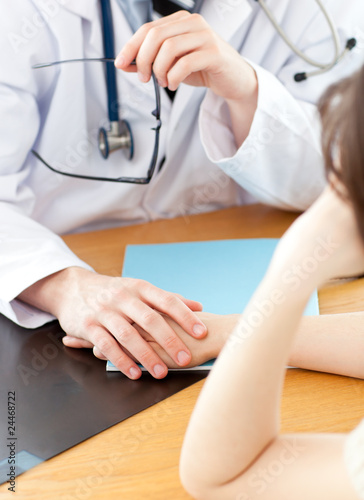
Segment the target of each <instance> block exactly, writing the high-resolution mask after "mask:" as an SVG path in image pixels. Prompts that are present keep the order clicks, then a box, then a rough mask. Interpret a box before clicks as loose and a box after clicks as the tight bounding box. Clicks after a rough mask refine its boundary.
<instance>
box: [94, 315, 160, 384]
mask: <svg viewBox="0 0 364 500" xmlns="http://www.w3.org/2000/svg"><path fill="white" fill-rule="evenodd" d="M95 328H96V329H95ZM95 331H96V334H95ZM106 332H107V333H106ZM89 337H90V340H91V341H92V342H93V343H94V346H95V347H94V353H95V354H99V353H102V355H103V356H104V357H106V358H107V359H109V360H110V361H111V362H112V363H113V364H114V365H115V366H116V367H117V368H119V370H121V371H122V372H123V373H125V375H127V376H128V377H129V378H138V377H137V376H136V372H135V370H134V368H135V367H136V365H135V363H134V364H133V365H130V363H133V359H132V358H134V359H136V360H138V361H139V362H140V363H141V364H142V365H143V366H144V367H145V368H146V369H147V370H148V371H149V373H150V374H151V375H152V376H153V377H155V378H163V377H165V376H166V375H167V373H168V369H167V366H166V365H165V364H164V363H163V361H162V360H161V358H160V357H159V356H158V354H157V353H156V352H155V351H154V350H153V349H152V347H151V346H150V345H149V343H148V342H146V341H145V340H144V339H143V338H142V337H141V336H140V335H139V333H138V332H137V330H136V329H135V328H134V327H133V326H132V325H131V324H130V323H129V322H128V321H126V320H125V319H124V318H122V317H121V316H120V315H119V314H117V313H114V312H109V313H107V314H105V315H104V318H103V322H102V327H101V326H100V327H93V332H92V333H91V335H90V336H89ZM115 343H116V344H115ZM116 346H117V348H116ZM125 351H127V352H128V353H130V356H128V354H127V352H125ZM137 369H138V370H139V371H140V368H138V367H137Z"/></svg>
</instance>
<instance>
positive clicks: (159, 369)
mask: <svg viewBox="0 0 364 500" xmlns="http://www.w3.org/2000/svg"><path fill="white" fill-rule="evenodd" d="M153 371H154V374H155V376H156V377H161V376H162V375H164V373H165V368H164V366H162V365H155V366H154V368H153Z"/></svg>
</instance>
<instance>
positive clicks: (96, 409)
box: [0, 315, 206, 484]
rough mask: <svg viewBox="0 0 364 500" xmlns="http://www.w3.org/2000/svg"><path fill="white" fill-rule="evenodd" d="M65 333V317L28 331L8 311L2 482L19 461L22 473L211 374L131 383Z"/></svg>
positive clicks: (3, 326) (1, 361) (0, 404)
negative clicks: (68, 343)
mask: <svg viewBox="0 0 364 500" xmlns="http://www.w3.org/2000/svg"><path fill="white" fill-rule="evenodd" d="M63 335H64V333H63V332H62V330H61V328H60V327H59V325H58V323H57V322H54V323H51V324H49V325H46V326H44V327H42V328H39V329H37V330H26V329H24V328H20V327H18V326H16V325H14V324H13V323H12V322H10V321H9V320H7V319H6V318H4V317H3V316H1V315H0V381H1V385H0V443H1V447H0V484H1V483H4V482H6V481H8V480H9V479H10V476H9V474H11V472H12V470H13V469H10V467H11V465H12V462H11V460H12V459H15V462H16V474H17V475H19V474H21V473H22V472H24V471H25V470H28V469H30V468H32V467H34V466H35V465H37V464H38V463H41V462H43V461H44V460H47V459H48V458H51V457H53V456H54V455H57V454H58V453H60V452H62V451H64V450H66V449H68V448H70V447H72V446H74V445H76V444H78V443H80V442H81V441H84V440H85V439H87V438H89V437H91V436H93V435H95V434H97V433H99V432H101V431H103V430H104V429H107V428H108V427H111V426H112V425H114V424H116V423H118V422H121V421H122V420H124V419H126V418H128V417H130V416H132V415H134V414H135V413H138V412H139V411H141V410H144V409H145V408H147V407H149V406H151V405H153V404H155V403H157V402H159V401H162V400H163V399H165V398H167V397H168V396H171V395H172V394H174V393H176V392H178V391H180V390H181V389H184V388H185V387H188V386H189V385H191V384H194V383H195V382H198V381H199V380H201V379H202V378H204V377H205V376H206V373H204V372H202V373H201V372H199V373H198V372H195V373H191V372H187V373H186V372H185V373H170V374H169V375H168V376H167V377H166V378H165V379H164V380H158V381H157V380H155V379H153V378H152V377H151V376H150V375H149V374H143V376H142V378H141V379H140V380H137V381H131V380H129V379H127V378H126V377H125V376H124V375H122V374H121V373H119V372H106V370H105V362H103V361H100V360H98V359H97V358H95V357H94V356H93V354H92V351H91V350H87V349H70V348H67V347H64V346H63V344H62V341H61V338H62V336H63ZM13 393H15V418H14V420H13V421H12V416H11V413H12V411H9V408H10V410H12V409H13V404H12V403H13V399H12V396H13ZM8 401H9V405H8ZM13 427H15V432H14V430H13ZM12 432H14V433H13V434H11V433H12ZM14 453H16V455H15V457H14Z"/></svg>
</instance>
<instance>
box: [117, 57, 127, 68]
mask: <svg viewBox="0 0 364 500" xmlns="http://www.w3.org/2000/svg"><path fill="white" fill-rule="evenodd" d="M124 63H125V57H124V56H123V55H122V54H120V55H119V56H118V57H117V58H116V59H115V66H116V67H118V66H124Z"/></svg>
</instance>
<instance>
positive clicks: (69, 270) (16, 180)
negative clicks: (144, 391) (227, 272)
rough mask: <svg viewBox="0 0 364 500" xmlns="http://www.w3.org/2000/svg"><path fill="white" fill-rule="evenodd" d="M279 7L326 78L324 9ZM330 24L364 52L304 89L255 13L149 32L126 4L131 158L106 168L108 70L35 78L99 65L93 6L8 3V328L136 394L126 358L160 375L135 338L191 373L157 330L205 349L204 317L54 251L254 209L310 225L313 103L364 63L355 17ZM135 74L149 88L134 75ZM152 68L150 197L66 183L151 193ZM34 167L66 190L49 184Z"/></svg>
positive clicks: (3, 269)
mask: <svg viewBox="0 0 364 500" xmlns="http://www.w3.org/2000/svg"><path fill="white" fill-rule="evenodd" d="M137 3H138V5H139V7H140V6H141V5H142V4H143V2H137ZM160 3H163V2H160ZM160 3H159V4H160ZM269 5H270V7H271V9H272V10H273V11H274V14H275V17H276V19H277V21H278V22H279V23H280V25H281V26H282V27H283V29H284V30H285V31H286V33H287V34H288V36H289V38H290V39H291V40H292V41H293V42H294V43H295V44H296V45H297V46H298V47H299V48H300V49H301V50H302V51H304V52H305V53H306V54H309V55H311V56H312V57H314V56H316V54H317V59H318V58H320V59H322V61H326V60H330V58H331V54H332V37H331V34H330V30H329V29H328V25H327V22H326V20H325V18H324V17H323V16H322V13H321V11H320V10H319V9H318V7H317V5H316V3H314V2H313V1H312V4H311V2H310V5H309V7H308V6H307V4H305V5H302V4H301V2H295V1H294V0H279V1H276V2H273V1H271V2H269ZM327 6H328V8H329V10H330V13H331V15H332V17H333V19H334V21H335V24H336V26H337V29H338V34H339V39H340V44H341V46H342V47H343V46H345V43H346V40H348V39H349V38H350V37H353V36H356V37H357V39H358V40H359V43H357V46H356V47H355V48H354V50H352V51H351V52H350V53H349V54H348V55H346V56H345V57H344V58H343V60H342V61H340V63H339V64H337V65H336V66H335V67H334V68H333V69H331V70H330V71H328V72H326V73H324V74H322V75H320V76H316V77H312V78H309V79H308V80H307V81H305V82H301V83H297V82H295V80H294V78H293V76H294V75H295V74H296V73H299V72H302V71H306V70H309V69H310V67H307V64H306V63H304V62H302V60H301V59H300V58H298V57H296V56H295V55H294V54H293V52H292V50H291V49H290V48H289V47H288V46H287V45H286V43H285V42H284V41H283V40H282V39H281V38H280V37H279V35H278V34H277V32H276V30H275V29H274V28H273V26H272V25H271V24H270V22H269V21H268V19H267V17H266V14H265V13H264V12H263V10H262V9H261V7H260V5H258V3H257V2H255V1H253V0H251V1H250V0H249V1H248V0H226V1H225V0H224V1H222V0H205V1H204V2H203V4H202V7H201V9H200V15H195V14H192V15H191V14H189V13H185V12H179V13H176V14H173V15H172V16H171V17H168V18H164V19H163V18H162V19H157V20H155V21H154V22H152V23H149V24H147V25H146V26H142V27H141V28H140V29H139V30H137V28H138V25H141V24H143V21H145V20H147V17H148V5H147V9H146V11H145V17H144V18H143V14H142V15H140V16H139V19H137V20H136V18H137V16H136V15H135V12H138V13H139V14H140V12H141V10H142V9H138V10H135V11H134V14H133V15H132V10H131V5H130V4H129V3H128V2H124V1H123V2H122V1H121V0H120V1H119V0H111V8H112V14H113V26H114V38H115V40H114V46H115V47H116V48H117V49H122V50H121V53H120V55H119V58H118V61H117V66H118V67H119V68H120V69H122V70H125V71H119V72H118V74H117V88H118V96H119V97H118V103H117V106H116V108H117V109H118V110H119V111H121V112H122V113H121V114H122V115H123V118H125V119H127V120H128V122H129V123H130V125H131V127H132V134H133V143H134V155H133V158H132V160H131V161H129V162H128V161H127V160H125V155H124V154H123V152H122V151H116V152H114V153H112V154H111V155H110V157H109V158H108V159H107V160H106V161H105V160H104V159H103V158H102V157H101V155H100V154H99V151H98V147H97V135H98V131H99V129H100V128H105V129H106V128H108V126H109V123H108V120H107V116H108V107H107V86H106V80H105V71H104V65H103V64H102V63H79V64H68V65H66V64H65V65H57V66H51V67H49V68H43V69H38V70H34V69H33V68H32V66H33V65H35V64H39V63H43V62H48V61H60V60H66V59H75V58H100V57H103V55H104V51H103V45H104V44H103V33H102V29H101V22H100V17H101V14H100V2H99V1H98V0H77V1H76V0H58V1H56V0H32V1H30V0H19V1H18V2H12V3H11V4H8V3H7V4H5V3H4V4H3V5H2V6H1V7H0V41H1V47H0V48H1V50H0V68H1V73H0V96H1V98H0V111H1V116H2V120H1V125H0V127H1V134H0V141H1V147H0V155H1V156H0V175H1V180H0V200H1V202H0V203H1V206H0V227H1V233H0V242H1V254H2V258H1V261H0V311H1V312H2V313H3V314H4V315H6V316H8V317H9V318H10V319H12V320H13V321H15V322H17V323H19V324H21V325H24V326H27V327H37V326H40V325H41V324H43V323H45V322H47V321H50V320H52V319H54V317H56V318H58V320H59V321H60V324H61V325H62V327H63V329H64V330H65V332H66V333H67V334H68V337H67V341H66V342H68V345H70V346H72V345H73V346H75V347H76V346H81V345H85V346H91V345H92V346H95V347H94V351H95V354H98V355H100V354H102V355H104V356H105V357H107V358H108V359H110V360H111V361H112V362H113V363H114V364H116V365H117V366H118V367H119V368H120V370H121V371H123V372H124V373H125V374H126V375H127V376H129V377H130V378H138V377H139V376H140V370H139V368H138V367H137V365H136V364H135V362H134V360H133V356H134V357H135V358H136V359H138V360H140V361H141V362H142V363H143V364H144V365H145V366H146V368H147V369H148V370H149V371H150V372H151V373H152V374H153V376H155V377H157V378H161V377H163V376H165V374H166V373H167V367H166V365H165V364H164V362H163V361H162V360H161V358H160V357H159V356H158V355H157V353H156V352H155V351H153V350H152V349H151V348H150V346H149V344H148V343H147V342H145V341H144V340H143V339H142V338H141V336H139V334H138V332H137V330H136V329H135V328H134V327H133V324H134V323H136V324H137V325H140V326H141V327H142V328H144V329H145V330H146V331H147V332H148V333H149V334H151V335H152V337H154V338H155V339H156V341H157V342H158V343H159V344H160V345H161V346H162V347H163V348H164V349H165V350H166V352H167V353H168V354H169V355H170V357H171V358H172V359H173V360H174V361H175V362H176V363H178V364H180V365H185V364H187V363H188V362H189V360H190V356H191V354H190V352H189V350H188V349H187V347H186V346H185V345H184V344H183V343H182V341H181V340H180V339H179V338H178V337H177V336H176V335H175V334H174V332H173V330H172V329H171V328H170V326H169V325H168V323H167V322H166V321H165V320H164V318H163V316H162V315H160V314H159V312H162V313H165V314H167V315H169V316H170V317H171V318H173V319H174V320H176V321H177V322H178V323H179V324H180V325H181V326H182V327H183V329H184V330H185V331H186V332H188V333H189V334H191V335H193V336H195V337H203V336H204V335H205V334H206V329H205V326H204V325H203V323H202V322H201V321H200V320H199V319H198V318H197V317H196V316H195V315H194V314H193V312H192V311H193V310H198V309H199V308H200V305H199V304H198V303H196V302H194V301H190V300H188V299H184V298H181V297H178V296H176V295H174V294H170V293H168V292H165V291H163V290H159V289H157V288H155V287H154V286H152V285H151V284H148V283H145V282H140V281H136V280H132V279H129V278H111V277H107V276H100V275H98V274H96V273H94V272H93V271H92V270H91V269H90V268H89V267H88V266H87V265H86V264H85V263H83V262H81V261H80V260H79V259H78V258H77V257H76V256H75V255H73V254H72V253H71V252H70V250H69V249H68V248H67V247H66V246H65V245H64V244H63V242H62V240H61V239H60V238H59V236H57V235H58V234H63V233H67V232H75V231H80V230H96V229H100V228H105V227H112V226H117V225H120V224H130V223H139V222H145V221H148V220H153V219H157V218H160V217H175V216H179V215H184V214H191V213H197V212H202V211H207V210H214V209H218V208H222V207H227V206H231V205H236V204H243V203H250V202H252V201H255V200H259V201H262V202H265V203H269V204H271V205H275V206H278V207H281V208H287V209H298V210H302V209H305V208H306V207H308V206H309V205H310V204H311V203H312V201H313V200H314V199H315V198H316V197H317V196H318V195H319V193H320V192H321V190H322V188H323V186H324V176H323V172H322V167H321V165H322V158H321V150H320V138H319V135H320V132H319V125H318V120H317V117H316V109H315V101H316V99H317V97H318V96H319V95H320V94H321V93H322V91H323V90H324V89H325V88H326V87H327V86H328V84H329V83H331V82H333V81H335V80H337V79H339V78H341V77H343V76H345V75H347V74H349V73H351V72H352V71H354V70H355V69H356V68H357V67H359V65H360V63H361V62H362V60H363V53H362V48H363V39H360V36H362V37H363V31H364V15H363V14H364V12H363V5H362V2H361V1H360V0H351V1H349V2H341V1H338V0H331V1H330V2H327ZM155 10H158V8H157V5H155ZM358 23H361V24H358ZM133 31H136V32H135V34H134V35H133ZM360 42H361V43H360ZM241 55H242V56H243V57H241ZM172 56H173V57H172ZM134 58H136V69H137V70H138V77H137V76H136V75H135V74H133V73H132V72H129V70H133V69H134V67H133V66H130V63H131V61H132V60H133V59H134ZM152 64H153V68H154V71H155V74H156V77H157V79H158V80H159V83H160V85H161V86H162V87H164V88H165V89H167V87H168V88H169V91H168V92H167V90H163V91H162V95H161V121H162V124H163V125H162V127H161V129H160V141H159V152H158V158H157V162H156V164H157V168H156V169H155V171H154V175H153V177H152V179H151V181H150V183H149V184H146V185H138V184H133V183H131V184H130V183H120V182H114V181H112V182H108V181H96V180H86V179H83V178H74V177H70V176H69V174H75V173H76V174H77V175H86V176H91V177H97V176H102V177H107V178H109V179H116V178H118V177H120V176H127V177H133V178H143V177H145V175H146V171H147V170H148V165H149V164H150V158H151V156H153V147H154V140H155V137H154V132H153V131H151V129H152V128H153V125H154V122H153V117H152V115H151V111H152V110H154V108H155V101H154V91H153V88H151V89H150V86H151V85H149V86H148V84H147V83H146V82H147V81H148V80H149V78H150V74H151V66H152ZM151 87H152V86H151ZM177 87H178V90H177V92H176V93H175V95H173V94H171V92H170V91H174V90H176V89H177ZM206 87H207V88H208V90H207V91H206ZM151 118H152V122H151ZM32 150H33V151H35V152H36V154H37V155H38V157H37V156H36V155H35V154H32V153H31V151H32ZM129 156H130V155H129ZM39 157H41V158H43V159H44V161H45V162H46V163H47V164H48V165H49V166H51V167H52V168H55V169H57V170H59V171H62V172H63V173H66V174H68V175H62V174H59V173H55V172H54V171H52V170H51V169H49V168H47V167H46V166H45V164H44V163H42V162H41V161H40V160H39ZM130 354H131V355H133V356H130Z"/></svg>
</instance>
